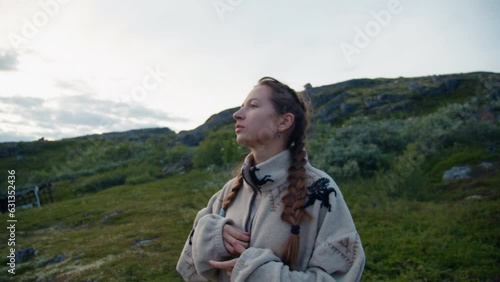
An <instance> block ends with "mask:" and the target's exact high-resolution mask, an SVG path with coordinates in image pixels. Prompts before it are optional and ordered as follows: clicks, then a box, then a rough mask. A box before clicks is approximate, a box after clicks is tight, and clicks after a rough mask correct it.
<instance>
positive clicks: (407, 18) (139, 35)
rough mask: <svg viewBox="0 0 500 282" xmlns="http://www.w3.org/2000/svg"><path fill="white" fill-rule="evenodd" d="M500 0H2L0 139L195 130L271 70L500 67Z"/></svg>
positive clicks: (306, 77)
mask: <svg viewBox="0 0 500 282" xmlns="http://www.w3.org/2000/svg"><path fill="white" fill-rule="evenodd" d="M499 11H500V1H497V0H470V1H463V0H462V1H460V0H454V1H451V0H443V1H430V0H419V1H416V0H414V1H411V0H400V1H396V0H383V1H382V0H369V1H348V0H345V1H334V0H318V1H291V0H287V1H285V0H279V1H264V0H253V1H251V0H177V1H174V0H161V1H160V0H146V1H131V0H85V1H83V0H81V1H78V0H39V1H27V0H26V1H10V0H0V124H1V128H0V142H4V141H31V140H37V139H39V138H41V137H45V138H46V139H51V140H56V139H61V138H66V137H74V136H81V135H86V134H92V133H104V132H111V131H124V130H129V129H137V128H148V127H169V128H171V129H173V130H175V131H180V130H189V129H193V128H195V127H197V126H198V125H200V124H202V123H203V122H204V121H205V120H206V119H207V118H208V117H209V116H210V115H212V114H214V113H217V112H220V111H222V110H224V109H227V108H231V107H235V106H238V105H240V104H241V102H242V101H243V99H244V98H245V96H246V95H247V94H248V92H249V91H250V90H251V89H252V87H253V86H254V85H255V83H256V82H257V80H258V79H259V78H260V77H262V76H274V77H276V78H278V79H279V80H282V81H284V82H286V83H288V84H290V85H291V86H292V87H293V88H295V89H296V90H302V89H303V85H304V84H306V83H308V82H310V83H311V84H312V85H313V86H319V85H325V84H332V83H336V82H341V81H345V80H349V79H354V78H377V77H387V78H392V77H399V76H404V77H413V76H425V75H433V74H448V73H462V72H473V71H492V72H500V66H499V62H500V55H499V52H498V50H499V47H500V17H499Z"/></svg>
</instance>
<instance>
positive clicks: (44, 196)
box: [0, 182, 54, 213]
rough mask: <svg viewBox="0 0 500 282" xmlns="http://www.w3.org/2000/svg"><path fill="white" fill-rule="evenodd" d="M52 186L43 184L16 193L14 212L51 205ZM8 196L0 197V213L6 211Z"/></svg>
mask: <svg viewBox="0 0 500 282" xmlns="http://www.w3.org/2000/svg"><path fill="white" fill-rule="evenodd" d="M52 189H53V186H52V184H51V183H50V182H49V183H43V184H39V185H36V186H34V187H31V188H27V189H22V190H17V191H16V201H15V204H16V210H18V209H29V208H32V207H41V206H42V205H45V204H48V203H53V202H54V197H53V195H52ZM8 203H9V201H8V195H1V196H0V212H1V213H5V212H7V211H8Z"/></svg>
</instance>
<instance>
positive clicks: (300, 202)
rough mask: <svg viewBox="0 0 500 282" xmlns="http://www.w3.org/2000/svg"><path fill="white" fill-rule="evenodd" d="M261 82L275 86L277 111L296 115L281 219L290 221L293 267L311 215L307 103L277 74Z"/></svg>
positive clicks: (288, 258) (286, 251)
mask: <svg viewBox="0 0 500 282" xmlns="http://www.w3.org/2000/svg"><path fill="white" fill-rule="evenodd" d="M259 84H260V85H267V86H269V87H271V89H272V90H273V95H272V96H271V101H272V102H273V105H274V108H275V110H276V112H277V113H278V114H281V115H282V114H285V113H292V114H293V115H294V124H293V126H292V130H291V132H290V134H289V136H288V139H287V142H286V148H287V149H288V150H289V151H290V153H291V157H292V162H291V165H290V167H289V168H288V177H287V185H288V186H287V194H286V195H285V196H284V197H283V198H282V199H281V201H282V203H283V205H284V208H283V213H282V214H281V219H282V220H283V221H285V222H289V223H290V224H291V229H290V233H291V234H290V236H289V237H288V239H287V241H286V242H285V244H284V246H283V255H282V261H283V262H284V263H285V264H287V265H288V266H290V267H291V268H294V267H295V264H296V263H297V259H298V257H299V249H300V248H299V247H300V246H299V242H300V240H299V234H300V223H301V222H302V221H303V219H304V218H310V217H311V215H310V214H309V213H308V212H307V211H306V210H305V208H304V204H305V202H306V197H307V188H306V169H305V167H304V166H305V164H306V163H307V160H306V152H305V150H304V147H305V139H306V129H307V126H308V118H307V114H308V107H307V104H306V102H305V101H304V99H303V97H301V96H299V95H297V93H296V92H295V91H294V90H293V89H291V88H290V87H288V86H287V85H285V84H283V83H281V82H279V81H277V80H276V79H274V78H271V77H263V78H261V79H260V80H259Z"/></svg>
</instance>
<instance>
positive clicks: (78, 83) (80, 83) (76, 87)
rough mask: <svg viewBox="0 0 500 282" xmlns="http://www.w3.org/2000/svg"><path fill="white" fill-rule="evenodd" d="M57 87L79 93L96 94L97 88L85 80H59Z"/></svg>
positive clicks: (56, 83)
mask: <svg viewBox="0 0 500 282" xmlns="http://www.w3.org/2000/svg"><path fill="white" fill-rule="evenodd" d="M55 86H56V87H58V88H61V89H67V90H73V91H75V92H77V93H95V92H96V89H95V87H93V86H91V85H90V84H89V83H87V82H86V81H84V80H81V79H78V80H71V81H67V80H57V81H56V82H55Z"/></svg>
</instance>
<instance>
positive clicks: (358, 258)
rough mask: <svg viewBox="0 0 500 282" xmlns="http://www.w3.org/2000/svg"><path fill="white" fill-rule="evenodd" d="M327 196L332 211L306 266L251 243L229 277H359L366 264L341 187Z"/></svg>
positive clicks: (326, 216) (283, 278)
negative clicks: (296, 267)
mask: <svg viewBox="0 0 500 282" xmlns="http://www.w3.org/2000/svg"><path fill="white" fill-rule="evenodd" d="M335 186H336V185H335ZM337 191H338V190H337ZM329 198H330V199H329V200H330V203H332V206H331V211H328V212H326V214H325V217H324V220H323V222H322V223H321V226H320V227H319V231H318V234H317V237H316V242H315V243H314V250H313V253H312V256H311V258H310V259H309V262H308V263H307V267H306V269H305V270H302V271H294V270H291V269H290V268H289V267H288V266H287V265H285V264H284V263H283V262H282V261H281V259H280V258H279V257H278V256H276V255H275V254H274V253H273V252H272V251H271V250H269V249H260V248H253V247H252V248H248V249H247V250H245V251H244V252H243V253H242V254H241V256H240V257H239V259H238V261H237V263H236V266H235V268H234V269H233V272H232V275H231V281H359V280H360V279H361V275H362V273H363V268H364V265H365V254H364V251H363V247H362V245H361V240H360V237H359V235H358V232H357V231H356V229H355V226H354V223H353V221H352V217H351V214H350V212H349V210H348V209H347V206H346V204H345V202H344V199H343V198H342V195H341V194H340V191H338V195H337V196H335V195H334V193H331V194H330V196H329ZM317 204H319V203H317ZM322 209H325V207H322Z"/></svg>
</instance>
